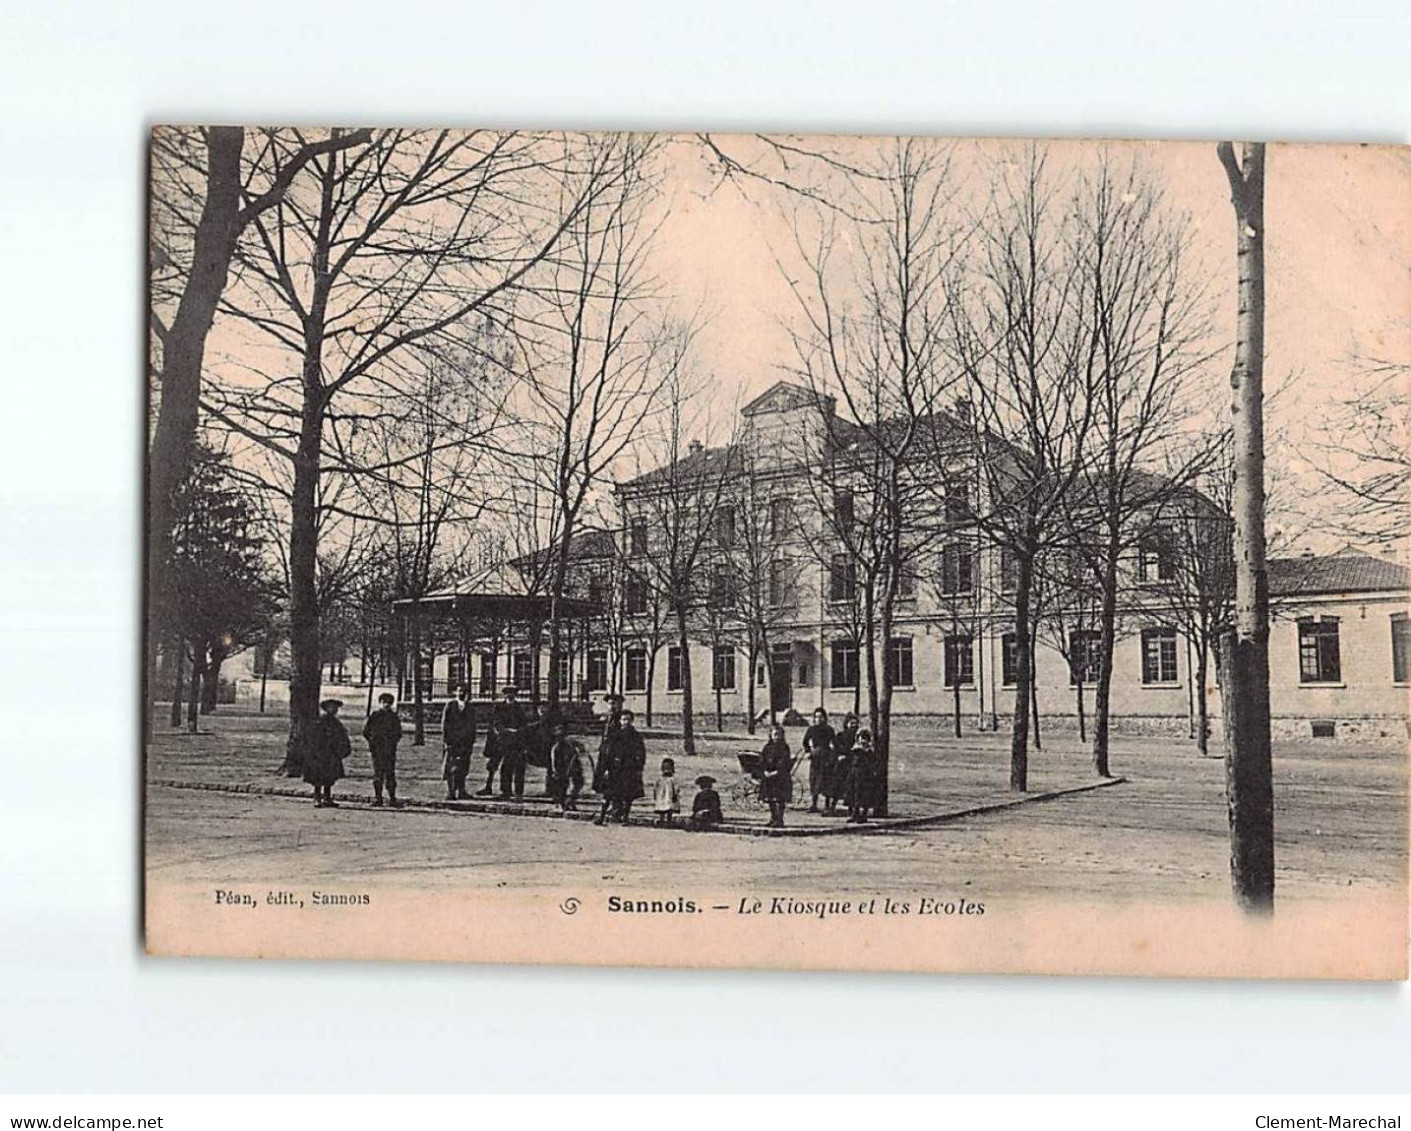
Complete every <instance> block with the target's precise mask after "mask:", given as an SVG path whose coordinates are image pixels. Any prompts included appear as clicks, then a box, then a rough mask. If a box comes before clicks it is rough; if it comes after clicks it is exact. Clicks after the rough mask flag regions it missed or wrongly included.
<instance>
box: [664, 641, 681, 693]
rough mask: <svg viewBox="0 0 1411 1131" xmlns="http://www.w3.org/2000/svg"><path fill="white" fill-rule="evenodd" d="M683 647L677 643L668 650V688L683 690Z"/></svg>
mask: <svg viewBox="0 0 1411 1131" xmlns="http://www.w3.org/2000/svg"><path fill="white" fill-rule="evenodd" d="M681 668H682V664H681V649H680V648H679V647H677V646H675V645H673V646H672V647H670V648H668V649H667V650H666V689H667V690H668V691H680V690H681V683H682V677H681Z"/></svg>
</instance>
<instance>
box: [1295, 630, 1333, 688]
mask: <svg viewBox="0 0 1411 1131" xmlns="http://www.w3.org/2000/svg"><path fill="white" fill-rule="evenodd" d="M1298 679H1299V682H1300V683H1341V682H1342V655H1341V650H1340V648H1339V644H1338V618H1337V617H1323V619H1322V620H1314V619H1313V618H1312V617H1305V618H1304V619H1303V620H1301V621H1299V622H1298Z"/></svg>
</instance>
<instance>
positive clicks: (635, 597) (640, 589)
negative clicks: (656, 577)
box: [623, 573, 647, 614]
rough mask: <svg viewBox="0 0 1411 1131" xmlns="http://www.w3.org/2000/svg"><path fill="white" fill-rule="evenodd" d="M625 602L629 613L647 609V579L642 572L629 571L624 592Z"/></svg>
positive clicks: (643, 611) (642, 611)
mask: <svg viewBox="0 0 1411 1131" xmlns="http://www.w3.org/2000/svg"><path fill="white" fill-rule="evenodd" d="M623 604H624V607H625V608H626V611H627V612H628V614H635V613H645V612H646V611H647V579H646V578H644V577H643V576H642V575H641V574H640V573H629V574H628V575H627V584H626V586H625V591H624V593H623Z"/></svg>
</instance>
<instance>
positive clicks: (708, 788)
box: [691, 774, 725, 832]
mask: <svg viewBox="0 0 1411 1131" xmlns="http://www.w3.org/2000/svg"><path fill="white" fill-rule="evenodd" d="M696 788H697V791H698V792H697V793H696V799H695V800H694V801H693V802H691V830H692V831H693V832H703V831H704V830H706V829H713V828H715V827H716V826H717V825H719V824H721V823H722V822H723V821H724V820H725V815H724V814H723V813H721V811H720V794H718V793H716V792H715V779H714V778H713V777H711V776H710V775H709V774H702V775H701V776H700V777H698V778H697V779H696Z"/></svg>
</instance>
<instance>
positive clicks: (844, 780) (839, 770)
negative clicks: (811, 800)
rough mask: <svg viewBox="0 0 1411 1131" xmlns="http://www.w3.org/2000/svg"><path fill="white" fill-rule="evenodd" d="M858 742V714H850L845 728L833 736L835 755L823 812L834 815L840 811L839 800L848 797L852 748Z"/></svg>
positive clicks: (830, 766)
mask: <svg viewBox="0 0 1411 1131" xmlns="http://www.w3.org/2000/svg"><path fill="white" fill-rule="evenodd" d="M856 744H857V716H856V715H851V714H850V715H848V716H847V717H846V718H845V719H844V720H843V729H842V730H840V731H839V732H838V733H837V734H835V735H834V736H833V756H832V758H831V759H829V763H828V776H827V780H826V781H825V782H824V787H823V799H824V806H823V812H824V813H825V814H827V815H829V816H832V815H834V814H836V813H837V811H838V802H839V801H841V800H842V799H843V798H845V797H847V793H848V769H849V767H850V766H851V765H852V750H853V747H854V746H855V745H856Z"/></svg>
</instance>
